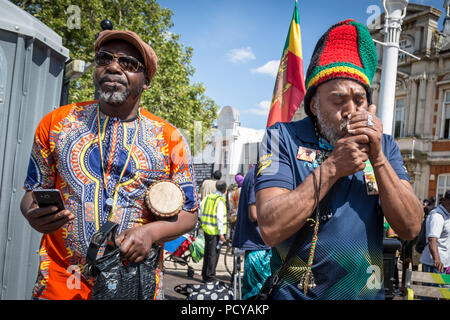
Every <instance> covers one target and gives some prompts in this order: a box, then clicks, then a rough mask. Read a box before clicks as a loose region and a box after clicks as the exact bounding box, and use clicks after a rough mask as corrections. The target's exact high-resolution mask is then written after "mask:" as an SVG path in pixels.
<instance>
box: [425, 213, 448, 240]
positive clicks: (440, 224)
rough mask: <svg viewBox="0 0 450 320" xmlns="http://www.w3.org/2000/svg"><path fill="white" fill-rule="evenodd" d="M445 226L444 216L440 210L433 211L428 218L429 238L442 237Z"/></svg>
mask: <svg viewBox="0 0 450 320" xmlns="http://www.w3.org/2000/svg"><path fill="white" fill-rule="evenodd" d="M443 228H444V218H443V217H442V215H441V214H440V213H438V212H435V211H432V212H431V213H430V216H429V217H428V219H427V226H426V230H427V239H428V238H438V239H439V238H440V237H441V233H442V229H443Z"/></svg>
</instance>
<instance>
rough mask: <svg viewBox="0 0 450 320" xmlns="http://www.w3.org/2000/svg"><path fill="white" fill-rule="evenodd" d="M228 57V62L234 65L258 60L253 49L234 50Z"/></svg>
mask: <svg viewBox="0 0 450 320" xmlns="http://www.w3.org/2000/svg"><path fill="white" fill-rule="evenodd" d="M227 55H228V60H229V61H231V62H233V63H237V62H247V61H248V60H254V59H256V57H255V54H254V53H253V51H252V48H251V47H247V48H239V49H233V50H230V51H229V52H228V54H227Z"/></svg>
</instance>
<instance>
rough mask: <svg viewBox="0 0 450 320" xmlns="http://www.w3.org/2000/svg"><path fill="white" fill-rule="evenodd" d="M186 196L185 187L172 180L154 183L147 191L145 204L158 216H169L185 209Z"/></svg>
mask: <svg viewBox="0 0 450 320" xmlns="http://www.w3.org/2000/svg"><path fill="white" fill-rule="evenodd" d="M184 201H185V196H184V192H183V189H181V187H180V186H179V185H178V184H176V183H174V182H171V181H158V182H155V183H153V184H152V185H151V186H150V187H149V188H148V189H147V191H146V192H145V204H146V205H147V208H148V209H149V210H150V211H151V212H152V213H153V214H154V215H155V216H157V217H160V218H168V217H172V216H174V215H177V214H178V213H179V212H180V211H181V209H183V206H184Z"/></svg>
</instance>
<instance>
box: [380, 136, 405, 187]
mask: <svg viewBox="0 0 450 320" xmlns="http://www.w3.org/2000/svg"><path fill="white" fill-rule="evenodd" d="M384 141H385V150H386V151H385V155H386V157H387V159H388V161H389V163H390V164H391V166H392V169H394V171H395V173H396V174H397V176H398V177H399V178H400V179H401V180H406V181H409V176H408V170H407V169H406V167H405V165H404V163H403V158H402V155H401V153H400V149H399V147H398V145H397V143H396V142H395V140H394V138H393V137H392V136H390V135H384Z"/></svg>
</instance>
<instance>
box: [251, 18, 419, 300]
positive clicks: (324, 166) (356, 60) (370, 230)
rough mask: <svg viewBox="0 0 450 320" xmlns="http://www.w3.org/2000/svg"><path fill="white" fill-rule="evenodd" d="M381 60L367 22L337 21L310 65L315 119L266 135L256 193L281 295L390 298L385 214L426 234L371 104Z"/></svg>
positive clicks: (308, 102)
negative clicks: (386, 284) (385, 275)
mask: <svg viewBox="0 0 450 320" xmlns="http://www.w3.org/2000/svg"><path fill="white" fill-rule="evenodd" d="M377 63H378V61H377V54H376V50H375V45H374V43H373V40H372V38H371V37H370V33H369V31H368V30H367V28H366V27H365V26H364V25H362V24H360V23H358V22H356V21H354V20H351V19H349V20H345V21H342V22H339V23H337V24H335V25H333V26H332V27H331V28H330V29H329V30H328V31H327V32H326V33H325V34H324V35H323V36H322V37H321V38H320V40H319V41H318V43H317V45H316V47H315V50H314V53H313V56H312V58H311V62H310V65H309V68H308V71H307V75H306V87H307V93H306V95H305V100H304V104H305V110H306V113H307V115H308V116H307V117H306V118H305V119H303V120H300V121H297V122H291V123H276V124H275V125H273V126H272V127H270V128H268V129H267V131H266V135H265V138H264V139H263V143H262V146H261V149H260V152H259V155H260V158H259V164H258V167H257V169H256V178H255V179H256V181H255V191H256V206H257V215H258V225H259V227H260V231H261V235H262V238H263V240H264V241H265V242H266V243H267V244H268V245H270V246H272V247H273V250H272V259H271V267H272V274H273V275H274V277H275V276H278V277H279V279H280V280H279V281H278V282H276V283H275V285H274V286H273V291H272V297H273V299H280V300H281V299H283V300H284V299H287V300H294V299H315V300H316V299H338V300H345V299H384V287H383V216H384V217H386V219H387V221H388V222H389V224H390V225H391V226H392V228H393V229H394V230H395V231H396V232H397V234H398V235H399V237H400V238H402V239H413V238H414V237H415V236H416V235H417V234H418V232H419V230H420V219H421V211H422V209H421V204H420V202H419V200H418V199H417V197H416V196H415V195H414V192H413V189H412V187H411V185H410V183H409V178H408V174H407V172H406V169H405V168H404V165H403V161H402V157H401V155H400V152H399V149H398V146H397V144H396V143H395V141H394V139H393V138H392V136H390V135H386V134H383V129H382V123H381V121H380V119H379V118H378V117H377V116H376V106H375V105H373V104H371V91H370V85H371V81H372V78H373V76H374V74H375V71H376V67H377ZM392 85H394V84H392ZM319 201H320V202H319ZM318 204H319V207H318V210H316V208H317V206H318ZM297 236H298V238H296V237H297ZM296 241H297V243H295V242H296ZM294 244H297V245H298V250H297V251H296V252H294V255H293V258H292V259H290V261H288V265H287V267H286V269H284V272H282V273H281V274H278V273H277V272H278V271H279V269H280V268H281V266H282V265H283V262H285V260H286V256H287V254H288V251H289V248H290V247H291V246H293V245H294Z"/></svg>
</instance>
